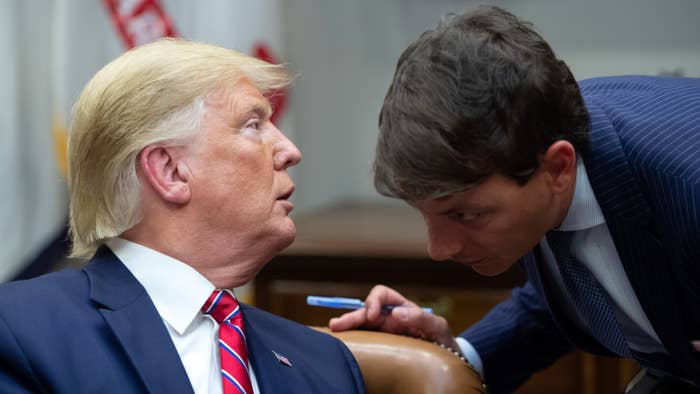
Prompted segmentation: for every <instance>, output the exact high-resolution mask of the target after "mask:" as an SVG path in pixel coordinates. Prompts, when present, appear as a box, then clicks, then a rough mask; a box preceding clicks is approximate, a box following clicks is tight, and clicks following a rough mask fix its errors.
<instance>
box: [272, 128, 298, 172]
mask: <svg viewBox="0 0 700 394" xmlns="http://www.w3.org/2000/svg"><path fill="white" fill-rule="evenodd" d="M275 129H277V128H276V127H275ZM300 161H301V152H300V151H299V148H297V146H296V145H294V143H293V142H292V141H291V140H290V139H289V138H287V136H286V135H284V134H282V132H281V131H279V130H278V129H277V142H276V143H275V156H274V163H275V169H276V170H284V169H286V168H289V167H292V166H295V165H297V164H299V162H300Z"/></svg>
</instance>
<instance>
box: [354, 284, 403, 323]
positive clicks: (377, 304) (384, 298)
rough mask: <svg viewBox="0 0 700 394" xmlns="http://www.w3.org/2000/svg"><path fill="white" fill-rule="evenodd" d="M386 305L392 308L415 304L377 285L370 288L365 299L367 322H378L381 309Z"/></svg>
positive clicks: (391, 290) (385, 287) (394, 291)
mask: <svg viewBox="0 0 700 394" xmlns="http://www.w3.org/2000/svg"><path fill="white" fill-rule="evenodd" d="M388 305H394V306H414V305H415V304H414V303H412V302H411V301H409V300H407V299H406V297H404V296H402V295H401V294H400V293H399V292H397V291H396V290H394V289H392V288H390V287H387V286H384V285H377V286H374V288H372V290H371V291H370V292H369V295H367V298H366V299H365V306H366V308H367V320H369V321H370V322H375V323H376V322H378V321H379V319H380V318H382V316H381V312H382V308H384V307H385V306H388Z"/></svg>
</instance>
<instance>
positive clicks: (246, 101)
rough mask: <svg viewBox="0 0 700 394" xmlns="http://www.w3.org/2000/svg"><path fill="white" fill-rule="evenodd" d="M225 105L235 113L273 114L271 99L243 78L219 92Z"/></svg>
mask: <svg viewBox="0 0 700 394" xmlns="http://www.w3.org/2000/svg"><path fill="white" fill-rule="evenodd" d="M218 96H219V98H220V99H221V100H222V101H223V103H224V106H225V107H228V109H229V110H230V111H231V112H233V113H234V114H235V115H239V116H247V115H248V114H250V115H257V116H258V117H262V118H266V117H269V116H270V115H271V114H272V107H271V105H270V101H269V100H268V99H267V98H266V97H265V96H264V95H263V94H262V93H261V92H260V90H259V89H258V88H256V87H255V86H254V85H253V84H251V83H250V82H248V81H247V80H245V79H243V80H241V81H238V82H236V83H232V84H230V85H228V86H226V87H225V88H224V89H221V90H220V91H219V92H218Z"/></svg>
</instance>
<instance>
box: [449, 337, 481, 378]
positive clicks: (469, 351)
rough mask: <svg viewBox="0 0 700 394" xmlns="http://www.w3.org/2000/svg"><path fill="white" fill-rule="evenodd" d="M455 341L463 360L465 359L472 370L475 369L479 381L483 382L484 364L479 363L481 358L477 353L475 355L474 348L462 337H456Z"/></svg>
mask: <svg viewBox="0 0 700 394" xmlns="http://www.w3.org/2000/svg"><path fill="white" fill-rule="evenodd" d="M455 341H457V345H459V350H460V351H461V352H462V355H463V356H464V358H465V359H467V362H468V363H469V364H471V365H472V367H474V369H476V372H478V373H479V376H480V377H481V380H484V364H482V363H481V357H480V356H479V353H477V351H476V349H474V346H472V344H471V343H469V341H467V340H466V339H464V338H462V337H456V338H455Z"/></svg>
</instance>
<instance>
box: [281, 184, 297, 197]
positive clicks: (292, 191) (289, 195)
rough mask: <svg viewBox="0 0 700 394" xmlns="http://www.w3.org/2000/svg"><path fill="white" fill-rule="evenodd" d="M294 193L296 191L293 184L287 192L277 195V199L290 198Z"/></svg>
mask: <svg viewBox="0 0 700 394" xmlns="http://www.w3.org/2000/svg"><path fill="white" fill-rule="evenodd" d="M293 193H294V185H292V187H290V188H289V189H288V190H287V192H286V193H284V194H283V195H281V196H279V197H277V199H278V200H289V198H290V197H292V194H293Z"/></svg>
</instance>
